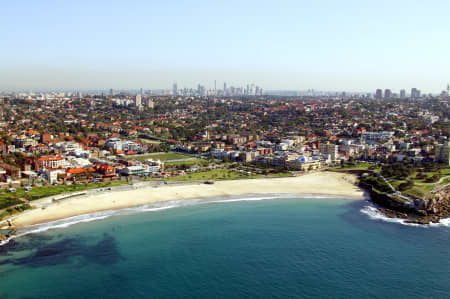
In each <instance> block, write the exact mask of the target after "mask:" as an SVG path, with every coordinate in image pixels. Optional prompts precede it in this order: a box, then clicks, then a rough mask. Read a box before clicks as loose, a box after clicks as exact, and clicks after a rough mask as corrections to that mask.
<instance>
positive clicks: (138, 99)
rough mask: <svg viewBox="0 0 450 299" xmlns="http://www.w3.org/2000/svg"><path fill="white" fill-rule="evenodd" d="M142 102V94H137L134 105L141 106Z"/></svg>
mask: <svg viewBox="0 0 450 299" xmlns="http://www.w3.org/2000/svg"><path fill="white" fill-rule="evenodd" d="M141 104H142V97H141V95H140V94H137V95H136V98H135V99H134V106H136V107H140V106H141Z"/></svg>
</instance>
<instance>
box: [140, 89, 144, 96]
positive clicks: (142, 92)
mask: <svg viewBox="0 0 450 299" xmlns="http://www.w3.org/2000/svg"><path fill="white" fill-rule="evenodd" d="M140 94H141V96H143V95H144V90H143V89H142V87H141V90H140Z"/></svg>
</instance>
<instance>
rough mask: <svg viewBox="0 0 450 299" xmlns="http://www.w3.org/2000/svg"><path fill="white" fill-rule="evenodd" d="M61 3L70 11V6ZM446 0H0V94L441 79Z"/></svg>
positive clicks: (380, 84)
mask: <svg viewBox="0 0 450 299" xmlns="http://www.w3.org/2000/svg"><path fill="white" fill-rule="evenodd" d="M69 2H70V3H69ZM449 13H450V1H448V0H442V1H434V0H428V1H425V0H390V1H384V0H381V1H380V0H377V1H369V0H355V1H350V0H341V1H337V0H309V1H303V0H293V1H283V0H279V1H265V0H257V1H253V0H251V1H245V0H240V1H234V0H228V1H219V0H217V1H214V0H210V1H196V0H184V1H170V0H165V1H162V0H160V1H151V0H148V1H132V0H127V1H125V0H123V1H113V0H107V1H106V0H104V1H103V0H97V1H96V0H90V1H82V0H77V1H56V0H55V1H43V0H41V1H39V0H34V1H33V0H21V1H2V4H1V5H0V38H1V39H0V40H1V43H0V90H12V89H48V88H60V89H74V88H79V89H109V88H111V87H113V88H116V89H121V88H130V89H138V88H140V87H143V88H145V89H154V88H170V87H171V85H172V83H173V81H175V80H176V81H177V82H178V85H179V86H180V87H183V86H196V84H197V83H198V82H201V83H203V84H205V85H207V86H212V85H213V82H214V79H217V81H218V82H219V84H220V86H222V84H223V83H222V82H223V81H224V80H226V81H227V82H228V84H229V85H233V84H234V85H240V84H243V83H248V82H249V83H255V84H257V85H260V86H262V87H263V88H264V89H266V90H267V89H296V90H304V89H308V88H314V89H321V90H349V91H374V90H375V88H391V89H393V90H394V91H398V90H399V89H400V88H406V89H407V90H409V89H410V88H411V87H417V88H419V89H421V90H423V91H426V92H439V91H440V90H442V89H444V88H445V86H446V84H447V82H450V38H449V34H450V18H449V17H448V16H449Z"/></svg>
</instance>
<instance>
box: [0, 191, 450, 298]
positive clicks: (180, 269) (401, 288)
mask: <svg viewBox="0 0 450 299" xmlns="http://www.w3.org/2000/svg"><path fill="white" fill-rule="evenodd" d="M386 220H387V219H384V218H383V217H382V216H381V215H379V214H377V213H376V211H375V210H374V209H373V208H372V207H371V206H370V204H369V203H368V202H367V201H361V200H351V199H345V198H334V197H327V196H307V195H305V196H304V197H302V198H299V196H298V195H295V196H294V195H290V196H287V195H283V196H282V195H271V196H264V197H261V196H257V195H253V196H248V197H241V198H238V197H234V198H215V199H198V200H184V201H172V202H166V203H159V204H153V205H148V206H143V207H138V208H132V209H125V210H120V211H112V212H102V213H97V214H92V215H84V216H79V217H73V218H70V219H65V220H62V221H58V222H53V223H50V224H45V225H39V226H34V227H31V228H27V229H26V230H21V231H19V235H22V236H20V237H17V238H15V239H13V240H11V241H10V242H9V243H8V244H4V245H3V246H0V298H8V299H9V298H450V283H449V281H450V280H449V278H450V228H449V226H448V222H446V223H443V224H441V225H434V226H413V225H405V224H402V223H400V222H399V221H395V222H392V220H391V222H389V221H386Z"/></svg>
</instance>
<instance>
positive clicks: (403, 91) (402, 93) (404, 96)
mask: <svg viewBox="0 0 450 299" xmlns="http://www.w3.org/2000/svg"><path fill="white" fill-rule="evenodd" d="M400 98H401V99H404V98H406V90H404V89H401V90H400Z"/></svg>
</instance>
